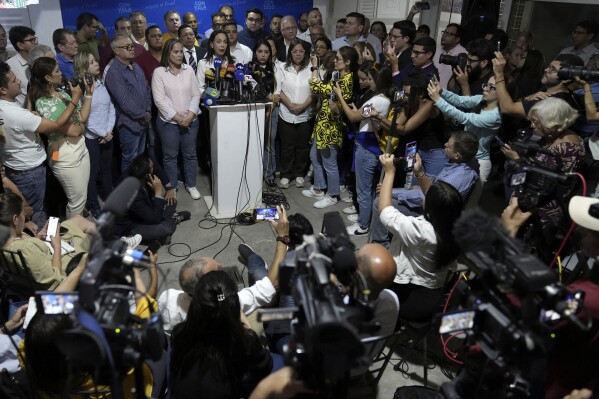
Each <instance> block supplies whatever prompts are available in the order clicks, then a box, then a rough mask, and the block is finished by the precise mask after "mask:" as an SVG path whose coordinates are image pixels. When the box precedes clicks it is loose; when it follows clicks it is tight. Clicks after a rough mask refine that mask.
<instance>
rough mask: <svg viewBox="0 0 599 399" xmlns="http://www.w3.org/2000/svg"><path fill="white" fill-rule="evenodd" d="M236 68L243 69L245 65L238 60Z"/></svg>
mask: <svg viewBox="0 0 599 399" xmlns="http://www.w3.org/2000/svg"><path fill="white" fill-rule="evenodd" d="M235 69H236V70H238V71H243V70H244V66H243V64H242V63H241V62H238V63H237V64H235Z"/></svg>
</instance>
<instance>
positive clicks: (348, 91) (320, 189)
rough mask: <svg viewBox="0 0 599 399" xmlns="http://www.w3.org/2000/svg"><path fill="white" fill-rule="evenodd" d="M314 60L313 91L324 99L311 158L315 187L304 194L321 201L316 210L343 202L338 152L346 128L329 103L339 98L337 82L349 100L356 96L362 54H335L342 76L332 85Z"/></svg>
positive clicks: (348, 51)
mask: <svg viewBox="0 0 599 399" xmlns="http://www.w3.org/2000/svg"><path fill="white" fill-rule="evenodd" d="M311 61H312V68H311V70H312V77H311V78H310V81H309V84H310V90H311V91H312V93H314V94H317V95H319V96H320V104H321V106H320V110H319V111H318V114H317V116H316V123H315V124H314V131H313V135H312V150H311V151H310V159H311V161H312V166H313V167H314V184H313V185H312V187H310V189H309V190H304V191H302V194H303V195H304V196H306V197H310V198H316V199H318V201H316V202H315V203H314V207H315V208H326V207H328V206H332V205H335V204H336V203H337V201H338V200H339V194H341V191H340V187H339V168H338V166H337V151H338V150H339V147H341V142H342V138H343V131H344V128H345V124H344V123H343V121H342V119H341V115H339V114H336V113H334V112H333V111H332V110H331V106H330V105H329V102H330V101H331V99H333V98H334V96H335V95H334V93H332V92H333V85H334V84H336V83H337V84H338V85H339V88H340V89H341V95H342V96H343V98H344V99H345V100H346V101H350V99H351V98H352V97H353V90H354V88H357V87H358V84H357V80H358V53H357V52H356V50H355V49H354V48H353V47H349V46H344V47H341V48H340V49H339V50H338V51H337V54H336V55H335V68H334V71H333V73H334V74H338V79H329V80H328V82H323V81H321V80H320V77H319V74H318V58H317V57H316V56H315V55H313V56H312V58H311ZM325 173H326V180H325V175H324V174H325ZM325 188H326V195H325V192H324V191H325Z"/></svg>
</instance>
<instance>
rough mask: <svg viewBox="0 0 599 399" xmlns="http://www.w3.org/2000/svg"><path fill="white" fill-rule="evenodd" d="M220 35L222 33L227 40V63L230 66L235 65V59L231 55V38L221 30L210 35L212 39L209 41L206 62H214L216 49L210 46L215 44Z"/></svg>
mask: <svg viewBox="0 0 599 399" xmlns="http://www.w3.org/2000/svg"><path fill="white" fill-rule="evenodd" d="M219 33H222V34H223V35H225V38H226V39H227V49H226V50H225V58H226V59H227V62H228V63H229V64H233V63H234V62H235V59H234V58H233V56H232V55H231V48H230V47H229V36H227V34H226V33H225V31H224V30H220V29H219V30H215V31H213V32H212V33H211V34H210V38H209V39H208V52H206V60H208V61H212V60H213V59H214V48H213V47H211V46H210V45H211V44H213V43H214V40H215V39H216V35H218V34H219Z"/></svg>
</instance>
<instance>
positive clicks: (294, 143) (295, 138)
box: [278, 117, 312, 180]
mask: <svg viewBox="0 0 599 399" xmlns="http://www.w3.org/2000/svg"><path fill="white" fill-rule="evenodd" d="M278 130H279V132H278V133H279V137H280V138H281V163H282V165H281V178H284V177H285V178H287V179H289V180H292V179H294V178H296V177H304V176H305V175H306V172H307V171H308V165H309V162H310V137H311V136H312V123H311V122H310V121H308V122H301V123H289V122H285V121H284V120H283V119H282V118H280V117H279V127H278Z"/></svg>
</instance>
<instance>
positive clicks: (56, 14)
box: [29, 0, 62, 48]
mask: <svg viewBox="0 0 599 399" xmlns="http://www.w3.org/2000/svg"><path fill="white" fill-rule="evenodd" d="M29 19H30V21H31V28H32V29H33V30H34V31H35V34H36V35H37V37H38V40H39V43H40V44H46V45H48V46H50V47H52V48H54V46H53V45H52V32H54V30H56V29H58V28H62V12H61V11H60V1H59V0H40V4H39V5H32V6H29Z"/></svg>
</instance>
